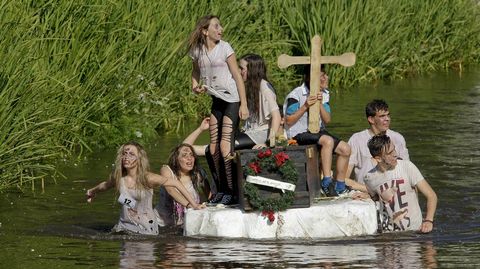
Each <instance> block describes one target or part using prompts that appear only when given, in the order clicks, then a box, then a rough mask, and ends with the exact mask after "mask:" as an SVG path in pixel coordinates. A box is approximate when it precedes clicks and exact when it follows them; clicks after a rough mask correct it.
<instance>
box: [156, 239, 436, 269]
mask: <svg viewBox="0 0 480 269" xmlns="http://www.w3.org/2000/svg"><path fill="white" fill-rule="evenodd" d="M157 247H158V248H159V253H163V254H162V255H161V256H162V257H161V258H159V261H158V262H157V264H156V266H158V267H205V266H207V267H212V266H213V267H228V268H237V267H238V268H240V267H241V268H259V267H279V268H284V267H302V268H306V267H312V268H317V267H322V268H329V267H338V266H347V265H358V266H360V267H379V268H437V261H436V253H437V252H436V250H435V248H434V246H433V243H432V242H431V241H428V242H386V243H385V242H384V243H381V244H378V243H377V244H371V243H360V244H358V243H340V244H333V245H332V244H327V243H320V244H317V243H313V244H305V242H303V243H301V242H300V243H287V242H283V243H274V242H271V243H258V242H252V241H240V242H235V241H233V242H232V241H228V242H227V241H215V242H212V241H185V242H176V243H173V244H170V243H167V244H164V245H163V244H160V243H159V244H158V245H157ZM160 248H161V249H160ZM266 261H268V263H266Z"/></svg>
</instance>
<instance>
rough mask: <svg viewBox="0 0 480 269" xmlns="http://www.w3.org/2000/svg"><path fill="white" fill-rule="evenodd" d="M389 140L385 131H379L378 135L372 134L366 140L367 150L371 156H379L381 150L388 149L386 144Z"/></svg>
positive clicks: (388, 143)
mask: <svg viewBox="0 0 480 269" xmlns="http://www.w3.org/2000/svg"><path fill="white" fill-rule="evenodd" d="M390 143H391V140H390V137H388V135H386V134H385V132H381V133H380V134H378V135H375V136H373V137H372V138H370V140H368V144H367V145H368V150H369V151H370V154H372V157H379V156H381V155H382V152H385V151H387V150H388V146H389V145H390Z"/></svg>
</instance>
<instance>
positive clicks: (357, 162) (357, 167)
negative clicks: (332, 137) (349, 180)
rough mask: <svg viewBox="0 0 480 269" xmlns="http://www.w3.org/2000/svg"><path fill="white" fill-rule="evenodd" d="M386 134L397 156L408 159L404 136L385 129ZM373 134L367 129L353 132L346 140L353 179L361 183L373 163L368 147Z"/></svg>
mask: <svg viewBox="0 0 480 269" xmlns="http://www.w3.org/2000/svg"><path fill="white" fill-rule="evenodd" d="M386 134H387V136H388V137H390V140H391V141H392V142H393V144H394V145H395V150H396V151H397V154H398V157H400V158H402V159H403V160H410V157H409V155H408V149H407V144H406V142H405V138H403V136H402V135H401V134H400V133H397V132H395V131H393V130H390V129H389V130H387V133H386ZM372 137H373V135H372V134H371V133H370V132H369V129H365V130H363V131H360V132H357V133H354V134H353V135H352V136H351V137H350V139H349V140H348V145H350V148H351V154H350V160H349V162H348V164H349V165H353V172H354V173H355V180H356V181H357V182H359V183H363V177H364V175H365V173H366V172H368V171H369V170H370V169H372V168H373V167H374V166H375V165H374V164H373V163H372V160H371V159H372V155H371V154H370V150H369V149H368V145H367V144H368V140H370V139H371V138H372Z"/></svg>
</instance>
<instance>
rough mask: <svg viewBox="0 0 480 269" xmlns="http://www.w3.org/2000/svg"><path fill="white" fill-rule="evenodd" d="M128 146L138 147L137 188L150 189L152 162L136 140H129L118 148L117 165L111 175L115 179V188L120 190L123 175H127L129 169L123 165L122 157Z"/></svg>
mask: <svg viewBox="0 0 480 269" xmlns="http://www.w3.org/2000/svg"><path fill="white" fill-rule="evenodd" d="M126 146H134V147H136V148H137V151H138V156H137V160H136V161H137V166H136V169H137V171H136V175H137V178H136V183H139V184H135V188H136V189H137V190H139V191H143V190H147V189H150V185H149V184H148V179H147V175H148V172H149V171H150V164H149V161H148V157H147V152H146V151H145V149H144V148H143V147H142V145H140V144H139V143H137V142H135V141H129V142H127V143H125V144H123V145H121V146H120V148H119V149H118V150H117V157H116V159H115V166H114V169H113V171H112V174H111V175H110V176H111V177H113V179H114V180H115V188H116V189H117V191H119V190H120V180H121V178H122V177H124V176H126V175H127V169H125V168H124V167H123V163H122V158H123V151H124V150H125V147H126Z"/></svg>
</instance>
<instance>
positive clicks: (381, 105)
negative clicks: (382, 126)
mask: <svg viewBox="0 0 480 269" xmlns="http://www.w3.org/2000/svg"><path fill="white" fill-rule="evenodd" d="M382 110H383V111H388V104H387V102H385V101H384V100H382V99H374V100H372V101H371V102H370V103H368V104H367V106H366V107H365V115H366V116H367V118H368V117H375V115H376V114H377V112H378V111H382Z"/></svg>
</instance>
